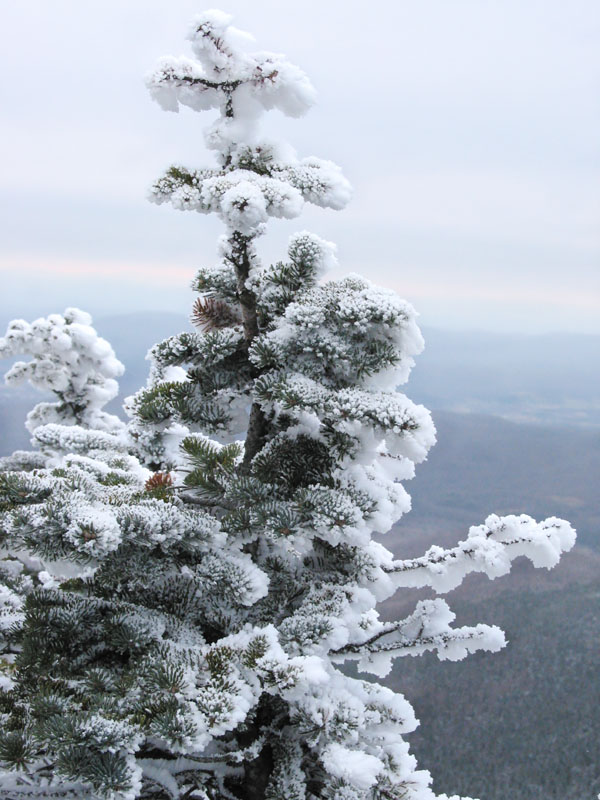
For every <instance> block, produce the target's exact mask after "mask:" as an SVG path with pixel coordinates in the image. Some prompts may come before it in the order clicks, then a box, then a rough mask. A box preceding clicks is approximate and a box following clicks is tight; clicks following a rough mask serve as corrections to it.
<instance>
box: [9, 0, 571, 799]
mask: <svg viewBox="0 0 600 800" xmlns="http://www.w3.org/2000/svg"><path fill="white" fill-rule="evenodd" d="M189 38H190V40H191V44H192V49H193V52H194V55H195V56H196V59H197V60H191V59H188V58H177V59H174V58H167V59H163V60H162V61H161V62H160V64H159V66H158V67H157V69H156V70H155V71H154V72H153V73H152V75H151V76H150V78H149V81H148V84H149V88H150V91H151V93H152V95H153V97H154V98H155V99H156V100H158V101H159V102H160V104H161V105H162V106H163V107H164V108H166V109H168V110H172V111H177V109H178V108H179V105H180V104H184V105H187V106H190V107H191V108H193V109H195V110H198V111H202V110H208V109H217V111H218V117H217V120H216V121H215V122H214V123H213V124H212V125H211V126H210V127H209V128H208V129H207V132H206V142H207V144H208V146H209V148H211V149H212V150H213V151H214V152H215V154H216V157H217V166H216V167H214V168H212V169H197V170H190V169H187V168H186V167H183V166H175V167H172V168H171V169H169V170H168V171H167V173H166V174H165V175H164V176H163V177H161V178H160V179H159V180H158V181H157V182H156V184H155V186H154V188H153V193H152V196H153V199H154V200H155V201H156V202H158V203H171V204H172V205H173V206H174V207H175V208H179V209H187V210H195V211H199V212H202V213H210V212H214V213H217V214H218V215H219V216H220V218H221V219H222V221H223V223H224V225H225V229H226V232H225V234H224V236H223V237H222V239H221V241H220V245H219V247H220V261H219V263H218V264H217V265H216V266H213V267H204V268H201V269H200V271H199V272H198V274H197V276H196V278H195V281H194V289H195V290H196V292H197V293H198V298H197V300H196V303H195V306H194V315H193V318H194V322H195V324H196V326H197V331H196V332H194V333H182V334H180V335H178V336H174V337H171V338H170V339H167V340H166V341H164V342H161V343H160V344H158V345H156V346H155V347H154V349H153V350H152V358H153V369H152V373H151V378H150V381H149V384H148V386H147V387H146V388H145V389H143V390H141V391H140V392H138V393H137V395H135V396H134V397H133V398H130V400H129V402H128V412H129V414H130V417H131V421H130V424H129V426H128V431H127V433H124V432H123V430H122V429H121V428H120V426H118V425H117V426H115V427H114V428H112V427H111V426H106V425H104V424H100V423H99V422H98V421H97V422H96V424H95V425H89V426H86V425H85V424H84V423H85V422H86V420H87V419H89V417H86V416H85V414H84V415H83V416H81V417H76V416H75V417H73V418H68V419H64V418H59V417H54V418H53V419H52V420H50V421H48V420H42V419H40V420H39V421H40V423H42V422H45V423H46V424H40V425H39V426H38V427H36V428H35V431H34V435H35V442H36V445H37V447H38V448H39V450H40V452H41V454H42V457H43V463H42V462H35V459H34V461H33V462H32V463H29V465H28V466H27V467H26V468H24V467H23V460H22V459H21V461H19V459H16V460H13V461H10V460H9V461H8V462H5V464H4V472H3V473H2V475H1V477H0V509H1V511H2V516H1V521H0V546H2V547H3V548H4V552H5V553H6V554H7V555H6V557H5V558H4V560H3V561H1V562H0V579H1V580H2V582H3V583H2V586H0V654H2V661H0V676H1V678H0V681H1V682H0V717H1V725H0V727H1V728H2V733H1V734H0V764H1V765H2V767H3V771H2V772H1V773H0V798H7V799H8V798H10V800H16V799H17V798H26V797H27V798H42V797H43V798H52V797H56V798H58V797H60V798H113V800H117V799H120V800H133V798H138V797H139V798H156V800H158V799H159V798H160V799H161V800H162V799H163V798H164V799H165V800H166V798H181V799H182V800H183V798H198V799H200V798H202V799H203V800H258V799H259V798H260V799H261V800H315V799H316V798H328V799H329V800H367V799H368V800H401V799H402V800H428V798H433V797H434V795H433V792H432V791H431V789H430V788H429V783H430V779H429V775H428V773H427V772H424V771H419V770H417V768H416V764H415V761H414V759H413V757H412V756H411V755H410V754H409V748H408V745H407V743H406V742H405V740H404V736H405V734H408V733H410V732H411V731H412V730H414V728H415V727H416V724H417V722H416V720H415V717H414V714H413V711H412V709H411V707H410V705H409V704H408V702H407V701H406V700H405V699H404V698H403V697H402V696H400V695H396V694H394V693H393V692H391V691H390V690H389V689H386V688H385V687H383V686H381V685H379V684H377V683H374V682H370V681H368V680H363V679H358V678H353V677H349V676H348V675H347V674H345V673H344V672H343V671H341V669H340V667H341V666H343V664H344V663H346V662H348V661H352V660H355V661H358V667H359V669H360V670H361V671H363V672H366V673H368V672H370V673H373V674H375V675H378V676H384V675H385V674H386V673H387V672H388V671H389V669H390V666H391V662H392V659H394V658H396V657H399V656H416V655H420V654H421V653H423V652H425V651H427V650H435V651H437V654H438V656H439V658H441V659H459V658H462V657H464V656H465V655H466V654H467V653H469V652H472V651H474V650H477V649H488V650H497V649H499V648H500V647H502V646H503V644H504V638H503V634H502V632H501V631H500V630H498V629H497V628H495V627H489V626H487V625H477V626H475V627H453V626H452V622H453V620H454V615H453V613H452V612H451V611H450V609H449V607H448V605H447V604H446V603H445V601H443V600H441V599H432V600H425V601H421V602H419V603H417V604H416V608H415V611H414V613H413V614H411V615H410V616H409V617H408V618H407V619H404V620H401V621H398V622H394V623H389V622H382V621H381V620H380V619H379V617H378V614H377V611H376V610H375V604H376V603H377V601H380V600H383V599H386V598H388V597H390V596H391V595H392V594H393V593H394V592H395V591H396V590H397V589H398V588H400V587H407V588H408V587H421V586H430V587H432V588H433V589H434V590H435V591H437V592H439V593H443V592H446V591H448V590H450V589H451V588H453V587H454V586H457V585H458V584H459V583H460V582H461V581H462V579H463V577H464V576H465V575H466V574H467V573H469V572H473V571H480V572H485V573H487V574H488V575H489V576H490V577H492V578H493V577H496V576H498V575H502V574H505V573H506V572H508V571H509V569H510V564H511V560H512V559H513V558H515V557H517V556H520V555H525V556H527V557H529V558H530V559H531V560H532V561H533V563H534V564H536V565H538V566H546V567H551V566H554V564H556V563H557V561H558V559H559V557H560V553H561V552H562V551H563V550H568V549H569V548H570V547H571V546H572V545H573V542H574V532H573V531H572V529H571V528H570V526H569V525H568V523H566V522H564V521H562V520H558V519H554V518H552V519H549V520H546V521H545V522H542V523H540V524H538V523H536V522H535V521H534V520H532V519H531V518H529V517H526V516H520V517H510V516H509V517H504V518H499V517H496V516H490V517H489V518H488V519H487V520H486V521H485V523H484V524H482V525H479V526H476V527H473V528H471V529H470V531H469V533H468V536H467V538H466V540H465V541H464V542H461V543H460V544H459V545H457V546H456V547H455V548H453V549H450V550H444V549H442V548H439V547H431V548H430V549H429V550H428V551H427V552H426V553H425V555H424V556H423V557H421V558H414V559H408V560H396V559H394V557H393V556H392V554H391V553H390V552H389V551H387V550H386V549H385V548H384V547H383V546H382V545H381V544H379V543H378V542H376V541H374V540H373V538H372V537H373V534H374V533H379V534H382V533H385V532H386V531H388V530H389V529H390V527H391V526H392V525H393V524H394V523H396V522H397V521H398V519H399V518H400V517H401V515H402V514H403V513H405V512H406V511H408V510H409V508H410V500H409V497H408V494H407V493H406V491H405V489H404V488H403V486H402V482H403V481H405V480H408V479H410V478H412V476H413V473H414V465H415V464H417V463H419V462H421V461H423V460H424V459H425V457H426V455H427V452H428V450H429V448H430V447H431V446H432V445H433V443H434V440H435V431H434V427H433V424H432V421H431V418H430V415H429V413H428V412H427V410H426V409H425V408H423V407H422V406H418V405H415V404H413V403H411V401H410V400H408V399H407V398H406V397H405V396H404V395H403V394H400V393H398V392H396V391H395V389H396V386H397V385H398V384H400V383H403V382H404V381H406V379H407V377H408V374H409V371H410V368H411V366H412V364H413V356H414V355H416V354H418V353H419V351H420V350H421V348H422V346H423V342H422V339H421V335H420V333H419V330H418V328H417V325H416V322H415V312H414V310H413V309H412V308H411V306H410V305H408V304H407V303H405V302H404V301H402V300H400V299H399V298H398V297H396V295H395V294H393V293H392V292H390V291H388V290H386V289H381V288H378V287H375V286H373V285H372V284H371V283H370V282H369V281H367V280H365V279H364V278H360V277H357V276H352V277H348V278H345V279H342V280H335V281H334V280H329V281H323V280H322V278H323V276H324V275H325V273H326V271H327V269H328V267H329V266H330V265H331V264H332V263H334V260H335V254H334V248H333V246H332V245H331V244H330V243H328V242H326V241H323V240H322V239H320V238H319V237H317V236H315V235H313V234H310V233H306V232H304V233H299V234H296V235H294V236H293V237H292V238H291V241H290V244H289V248H288V254H287V259H286V260H285V261H282V262H279V263H276V264H273V265H262V264H261V262H260V260H259V257H258V254H257V247H256V240H257V238H258V237H259V236H261V235H262V234H263V233H264V230H265V224H266V222H267V220H268V218H269V217H286V218H293V217H296V216H297V215H298V214H299V213H300V212H301V210H302V208H303V205H304V203H305V202H310V203H314V204H317V205H320V206H323V207H330V208H335V209H337V208H342V207H343V206H344V205H345V203H346V202H347V201H348V199H349V195H350V190H349V186H348V183H347V181H346V180H345V179H344V178H343V176H342V174H341V172H340V170H339V169H338V168H337V167H336V166H335V165H334V164H332V163H330V162H328V161H322V160H320V159H317V158H312V157H311V158H306V159H303V160H299V159H298V158H297V157H296V155H295V154H294V152H293V150H292V149H291V148H290V147H289V146H287V145H282V144H280V143H276V142H273V141H270V140H268V139H265V138H263V136H262V135H261V133H260V130H259V127H258V122H259V118H260V116H261V114H262V112H264V111H265V110H269V109H271V108H278V109H280V110H281V111H283V112H284V113H285V114H287V115H290V116H298V115H300V114H303V113H304V112H305V111H306V110H307V109H308V108H309V107H310V105H311V103H312V102H313V99H314V96H313V90H312V87H311V85H310V83H309V82H308V80H307V78H306V76H305V75H304V74H303V73H302V72H301V71H300V70H298V69H297V68H296V67H294V66H292V65H291V64H289V63H288V62H287V61H286V60H285V59H284V58H283V57H282V56H279V55H273V54H271V53H248V52H246V49H245V48H246V46H247V43H248V39H247V37H246V36H245V35H243V34H242V33H240V32H239V31H237V30H235V29H234V28H232V27H231V26H230V19H229V17H227V16H226V15H224V14H222V13H220V12H215V11H211V12H207V13H205V14H203V15H201V16H200V17H198V18H197V19H196V20H195V22H194V24H193V26H192V28H191V32H190V36H189ZM65 319H66V316H65ZM17 327H18V326H17ZM11 330H15V328H14V326H13V328H12V329H11ZM92 341H93V339H88V343H91V342H92ZM20 369H23V368H20ZM28 369H33V368H28ZM99 372H100V373H102V370H101V369H100V370H99ZM102 374H105V376H106V373H102ZM113 374H114V370H113ZM63 383H64V381H63ZM62 385H63V384H61V386H62ZM59 391H61V392H63V391H64V389H62V388H61V389H59ZM60 402H61V403H63V402H67V400H66V399H65V400H63V399H62V397H61V400H60ZM73 413H75V412H73ZM38 416H39V415H38ZM175 444H179V446H178V447H176V446H174V445H175Z"/></svg>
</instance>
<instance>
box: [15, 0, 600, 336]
mask: <svg viewBox="0 0 600 800" xmlns="http://www.w3.org/2000/svg"><path fill="white" fill-rule="evenodd" d="M224 7H225V8H226V10H228V11H230V12H231V13H233V14H234V17H235V24H237V25H238V26H239V27H241V28H244V29H249V30H251V32H252V33H253V34H254V35H255V37H256V42H257V49H267V50H268V49H270V50H275V51H283V52H285V53H287V55H288V56H289V57H290V59H292V60H293V61H295V62H296V63H298V64H299V65H300V66H301V67H302V68H303V69H304V70H305V71H306V72H307V74H308V75H309V77H310V78H311V80H312V81H313V83H314V85H315V86H316V88H317V91H318V95H319V101H318V104H317V106H316V107H315V108H314V109H313V110H312V111H311V112H310V113H309V114H308V115H307V116H306V117H305V118H303V119H301V120H287V119H284V118H282V117H281V116H280V115H278V114H276V113H272V114H269V115H267V117H266V120H265V131H266V132H267V133H268V134H272V135H275V136H279V135H280V136H283V137H285V138H286V139H288V140H289V141H290V142H291V143H292V144H293V145H294V146H295V147H297V149H298V151H299V153H300V155H303V156H304V155H310V154H315V155H318V156H320V157H323V158H331V159H333V160H334V161H336V162H337V163H339V164H340V165H341V166H342V168H343V169H344V172H345V173H346V174H347V176H348V178H349V179H350V180H351V182H352V184H353V186H354V199H353V201H352V202H351V204H350V206H349V207H348V209H347V210H346V211H344V212H342V213H337V212H328V211H322V210H317V209H308V208H307V209H306V212H305V213H304V214H303V215H302V216H301V217H300V218H299V219H298V220H295V221H294V222H291V223H290V222H280V221H274V222H273V223H272V224H271V225H270V226H269V231H268V235H267V237H265V238H264V240H263V242H261V247H262V248H263V253H264V256H265V258H268V259H278V258H281V257H282V256H283V255H284V248H285V242H286V239H287V237H288V235H289V234H290V232H292V231H293V230H298V229H303V228H308V229H310V230H314V231H315V232H316V233H318V234H319V235H321V236H323V237H325V238H327V239H329V240H332V241H335V242H336V243H337V245H338V253H339V258H340V268H339V272H338V274H342V273H347V272H359V273H361V274H365V275H367V276H368V277H370V278H371V279H373V280H374V281H376V282H377V283H380V284H383V285H386V286H390V287H391V288H394V289H395V290H397V291H399V293H400V294H402V295H403V296H404V297H406V298H407V299H408V300H409V301H410V302H412V303H413V305H414V306H415V307H416V308H417V309H418V310H419V311H420V312H421V322H422V324H423V325H426V326H435V327H441V328H449V329H465V330H473V331H476V330H490V331H498V332H502V331H517V332H529V333H535V332H539V333H541V332H545V331H573V332H587V333H600V313H598V312H599V311H600V277H599V276H600V270H599V269H598V267H599V264H600V258H599V256H600V224H599V219H600V189H599V186H600V181H599V180H598V179H599V177H600V175H599V173H600V159H599V158H598V155H599V152H598V141H599V139H600V136H599V134H600V105H599V104H598V103H597V100H596V98H597V96H598V85H599V83H600V81H599V78H598V76H599V74H600V54H599V50H598V47H597V40H598V30H599V28H600V6H598V4H596V3H593V2H592V1H591V0H575V2H573V3H571V4H569V7H568V8H566V7H565V5H564V4H563V3H561V2H559V0H548V2H544V3H541V2H537V1H536V2H532V3H528V4H522V3H520V2H518V1H517V0H506V2H504V3H502V4H488V3H485V4H482V3H477V2H474V1H473V0H457V2H455V3H453V4H452V6H451V7H449V6H448V4H446V3H444V2H442V0H424V2H423V3H420V4H418V5H417V4H411V3H408V2H398V3H391V2H388V1H387V0H386V2H378V3H375V4H369V5H367V4H366V3H364V2H342V1H341V0H330V2H329V3H327V4H322V3H317V2H315V0H306V1H305V2H303V3H302V4H301V5H300V4H299V3H296V2H287V3H282V4H279V5H278V6H277V7H276V8H274V7H273V5H272V4H271V3H269V2H268V0H257V1H256V2H255V3H253V4H252V8H249V7H248V5H247V4H246V3H244V2H242V0H229V1H228V2H227V3H226V4H224ZM202 8H203V5H202V4H201V3H198V2H192V1H191V0H172V2H169V3H166V2H165V1H164V0H144V2H142V0H131V1H130V2H128V3H127V4H126V5H125V6H123V4H121V3H118V2H117V0H105V2H103V3H101V4H100V3H96V2H92V3H86V4H83V5H74V4H73V3H71V2H69V1H68V0H56V2H54V3H52V4H47V3H44V2H42V0H27V2H23V3H20V4H11V5H10V6H7V7H6V8H5V13H4V18H3V20H4V25H3V31H2V33H0V36H1V37H2V39H1V41H2V48H1V51H0V60H1V61H2V62H3V68H4V69H3V74H5V75H14V76H18V80H5V81H4V82H3V85H2V87H1V89H0V92H1V97H2V101H3V102H2V104H1V107H0V108H1V110H0V115H1V120H2V125H1V128H0V141H1V143H2V152H3V154H4V159H3V164H2V170H1V171H0V202H1V203H2V207H3V214H2V219H1V221H0V234H1V237H0V271H1V273H2V280H3V286H4V292H3V295H4V298H3V301H2V302H1V303H0V313H2V314H6V315H7V316H27V315H28V314H30V313H34V314H35V315H39V314H42V313H43V314H47V313H50V312H53V311H60V310H62V309H64V307H66V306H68V305H77V306H81V307H84V308H87V309H89V310H90V311H91V312H92V313H93V314H94V316H96V317H98V316H102V315H107V314H111V313H121V312H128V311H135V310H148V309H156V310H163V311H181V312H182V313H185V312H186V311H187V309H188V308H189V305H190V303H191V293H190V291H189V289H188V284H189V280H190V279H191V277H192V276H193V274H194V270H195V268H196V267H198V266H200V265H201V264H204V263H206V262H209V263H210V262H211V261H213V260H214V258H215V249H216V248H215V242H216V238H217V236H218V235H219V233H220V232H221V231H222V228H221V226H220V225H219V223H218V222H217V221H216V220H212V219H210V218H207V217H204V216H203V217H201V218H198V217H197V216H194V215H193V214H183V213H181V212H176V211H173V210H171V209H167V208H164V207H163V208H157V207H155V206H152V205H150V204H149V203H148V202H146V200H145V192H146V189H147V187H148V186H149V185H150V184H151V182H152V181H153V180H154V179H155V178H156V177H157V176H158V175H159V174H160V173H161V171H162V170H163V169H164V168H165V167H166V166H168V165H169V163H172V162H179V163H185V164H188V165H190V166H201V165H203V164H210V163H211V162H212V156H211V155H210V154H209V153H207V151H206V150H205V148H204V146H203V144H202V143H201V131H202V128H203V127H204V126H205V125H206V124H207V123H208V122H209V121H210V120H211V115H210V114H193V112H189V113H187V112H186V113H181V114H180V115H174V114H166V113H164V112H163V111H161V110H160V109H159V108H158V106H156V105H155V104H154V103H152V101H151V100H150V98H149V96H148V95H147V92H146V90H145V88H144V85H143V75H144V74H145V73H146V72H147V71H148V70H149V69H150V68H151V67H152V66H153V64H154V63H155V61H156V59H157V58H158V57H159V56H161V55H164V54H168V53H175V54H178V53H188V54H189V49H188V47H187V43H186V41H185V34H186V31H187V27H188V25H189V22H190V19H191V18H192V17H193V15H194V13H196V12H198V11H200V10H202ZM41 73H43V75H44V81H43V85H42V84H40V81H39V77H40V74H41ZM373 76H376V79H374V78H373ZM30 309H33V311H30Z"/></svg>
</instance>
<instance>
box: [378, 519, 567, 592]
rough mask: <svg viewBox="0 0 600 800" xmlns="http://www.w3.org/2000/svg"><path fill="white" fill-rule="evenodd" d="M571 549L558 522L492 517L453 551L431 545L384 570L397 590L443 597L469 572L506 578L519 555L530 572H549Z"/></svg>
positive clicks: (475, 529)
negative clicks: (539, 569)
mask: <svg viewBox="0 0 600 800" xmlns="http://www.w3.org/2000/svg"><path fill="white" fill-rule="evenodd" d="M574 544H575V531H574V530H573V528H572V527H571V525H570V524H569V523H568V522H566V521H565V520H563V519H558V518H557V517H549V518H548V519H546V520H544V521H543V522H539V523H538V522H536V521H535V520H534V519H532V518H531V517H529V516H527V515H526V514H521V515H520V516H515V515H509V516H506V517H499V516H497V515H496V514H491V515H490V516H489V517H488V518H487V519H486V521H485V524H483V525H477V526H473V527H471V528H470V529H469V535H468V537H467V539H466V540H465V541H464V542H459V544H458V545H457V546H456V547H453V548H451V549H449V550H444V549H443V548H442V547H438V546H433V547H430V548H429V550H428V551H427V552H426V553H425V555H423V556H421V557H420V558H409V559H405V560H403V561H394V562H393V563H392V564H390V565H389V566H387V567H384V570H385V571H386V572H388V573H389V574H390V576H391V577H392V578H393V581H394V583H395V585H396V586H397V587H401V586H406V587H409V586H412V587H415V588H418V587H422V586H430V587H431V588H432V589H435V591H436V592H441V593H443V592H449V591H450V590H451V589H454V588H455V587H456V586H459V585H460V584H461V583H462V581H463V578H464V577H465V576H466V575H468V574H469V573H470V572H484V573H485V574H486V575H487V576H488V577H489V578H497V577H499V576H500V575H506V574H507V573H508V572H510V568H511V562H512V561H514V559H515V558H518V557H519V556H525V557H526V558H528V559H529V560H530V561H531V562H532V564H533V565H534V566H535V567H546V568H547V569H551V568H552V567H555V566H556V565H557V564H558V562H559V560H560V555H561V553H563V552H567V551H568V550H570V549H571V548H572V547H573V545H574Z"/></svg>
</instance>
